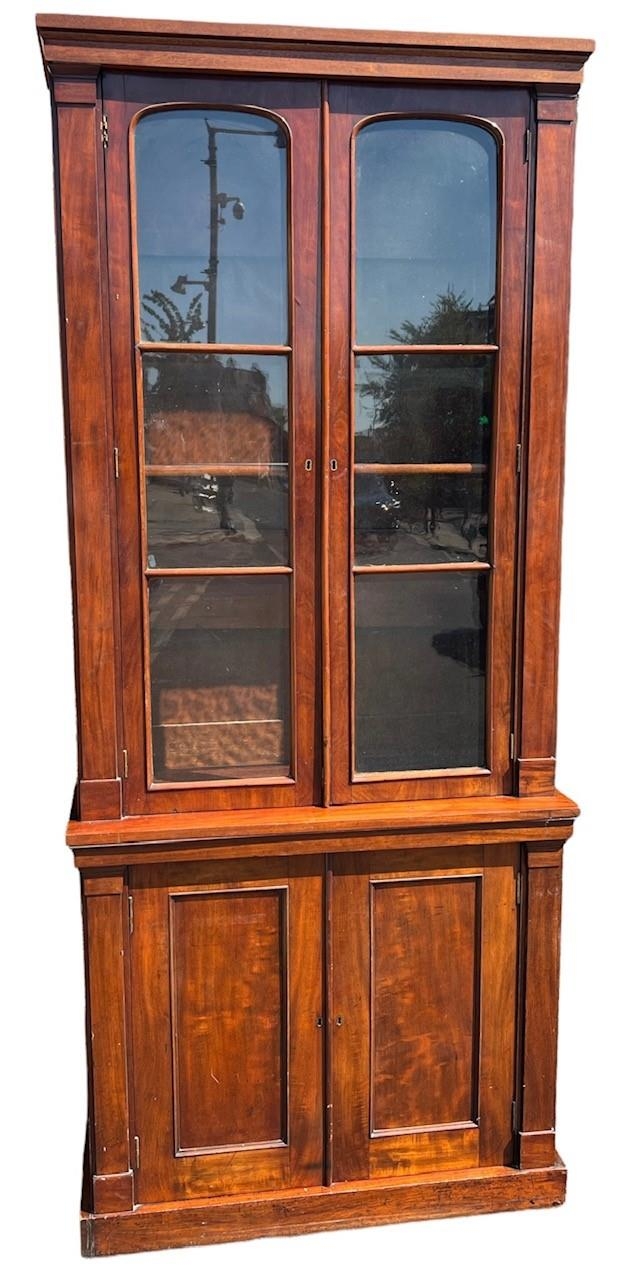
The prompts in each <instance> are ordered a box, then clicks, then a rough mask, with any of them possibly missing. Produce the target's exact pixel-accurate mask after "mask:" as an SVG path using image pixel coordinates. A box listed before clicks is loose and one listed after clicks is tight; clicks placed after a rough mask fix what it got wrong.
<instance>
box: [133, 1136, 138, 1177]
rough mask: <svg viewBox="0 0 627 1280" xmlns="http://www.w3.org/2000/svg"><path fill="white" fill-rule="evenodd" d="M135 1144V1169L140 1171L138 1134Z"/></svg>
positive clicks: (134, 1140)
mask: <svg viewBox="0 0 627 1280" xmlns="http://www.w3.org/2000/svg"><path fill="white" fill-rule="evenodd" d="M133 1143H134V1146H135V1168H136V1169H139V1138H138V1137H137V1134H135V1137H134V1139H133Z"/></svg>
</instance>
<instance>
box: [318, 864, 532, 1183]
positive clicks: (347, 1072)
mask: <svg viewBox="0 0 627 1280" xmlns="http://www.w3.org/2000/svg"><path fill="white" fill-rule="evenodd" d="M333 867H334V870H333V877H334V878H333V911H332V919H333V925H332V930H333V1009H332V1017H331V1028H332V1034H333V1099H334V1146H333V1176H334V1180H336V1181H351V1180H355V1179H359V1178H365V1177H375V1178H376V1177H389V1176H391V1174H392V1173H396V1174H398V1175H399V1176H401V1175H409V1174H413V1173H418V1172H421V1171H422V1170H423V1169H429V1168H435V1167H439V1168H449V1169H454V1168H468V1167H472V1166H473V1165H479V1164H481V1163H488V1164H492V1163H493V1162H494V1153H495V1152H496V1153H498V1154H497V1158H501V1157H502V1156H504V1155H505V1153H506V1151H507V1150H508V1148H509V1151H510V1156H511V1141H512V1133H511V1103H512V1096H513V1089H514V1033H515V1002H516V959H517V957H516V934H517V923H516V920H517V912H516V872H517V868H518V852H517V848H516V846H504V847H502V848H501V849H500V850H499V852H498V856H497V857H493V856H491V855H488V856H487V857H486V854H485V851H484V849H483V848H481V847H478V848H476V849H475V850H473V851H472V852H471V851H470V850H463V849H451V850H447V852H446V854H444V853H443V852H442V851H441V850H440V851H438V854H437V855H436V854H435V853H434V855H433V857H432V858H431V860H430V861H429V860H428V858H427V856H426V855H425V858H424V859H421V860H420V862H419V863H417V861H416V857H415V855H413V856H412V855H411V854H397V855H396V856H393V855H388V856H386V857H385V858H383V857H382V856H381V855H374V854H373V855H370V857H367V858H362V859H359V858H358V857H357V856H356V855H346V856H345V857H338V858H336V859H335V860H334V864H333ZM503 942H504V943H505V945H503ZM497 993H498V994H497ZM484 1125H485V1126H486V1127H487V1130H488V1132H487V1135H486V1140H485V1142H484V1140H483V1127H484Z"/></svg>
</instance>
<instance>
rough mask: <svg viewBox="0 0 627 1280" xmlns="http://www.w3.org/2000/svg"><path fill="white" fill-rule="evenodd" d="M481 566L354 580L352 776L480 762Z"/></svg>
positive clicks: (483, 606)
mask: <svg viewBox="0 0 627 1280" xmlns="http://www.w3.org/2000/svg"><path fill="white" fill-rule="evenodd" d="M486 607H487V576H486V575H485V574H483V573H470V572H469V573H454V572H453V573H416V574H407V573H402V574H376V575H375V574H373V575H369V574H360V575H359V576H358V577H356V578H355V612H356V633H355V737H356V743H355V766H356V770H357V772H358V773H394V772H399V773H400V772H408V771H412V770H420V769H448V768H462V767H471V766H485V762H486V760H485V753H486V746H485V623H486Z"/></svg>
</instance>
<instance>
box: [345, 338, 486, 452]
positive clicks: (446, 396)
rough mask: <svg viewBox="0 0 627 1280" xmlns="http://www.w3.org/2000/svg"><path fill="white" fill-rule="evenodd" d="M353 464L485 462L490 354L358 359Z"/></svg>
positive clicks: (356, 363)
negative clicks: (354, 462)
mask: <svg viewBox="0 0 627 1280" xmlns="http://www.w3.org/2000/svg"><path fill="white" fill-rule="evenodd" d="M355 365H356V369H355V461H356V462H388V463H395V464H396V463H399V462H478V463H485V464H487V463H488V462H489V459H490V435H491V427H492V381H493V372H494V357H493V356H489V355H486V356H458V355H442V356H432V355H428V356H427V355H398V356H397V355H393V356H361V357H360V358H359V359H357V360H356V362H355Z"/></svg>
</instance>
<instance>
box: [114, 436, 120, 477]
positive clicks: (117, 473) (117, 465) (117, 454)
mask: <svg viewBox="0 0 627 1280" xmlns="http://www.w3.org/2000/svg"><path fill="white" fill-rule="evenodd" d="M113 474H114V475H115V478H116V480H119V479H120V450H119V449H118V446H117V444H116V445H114V447H113Z"/></svg>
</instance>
